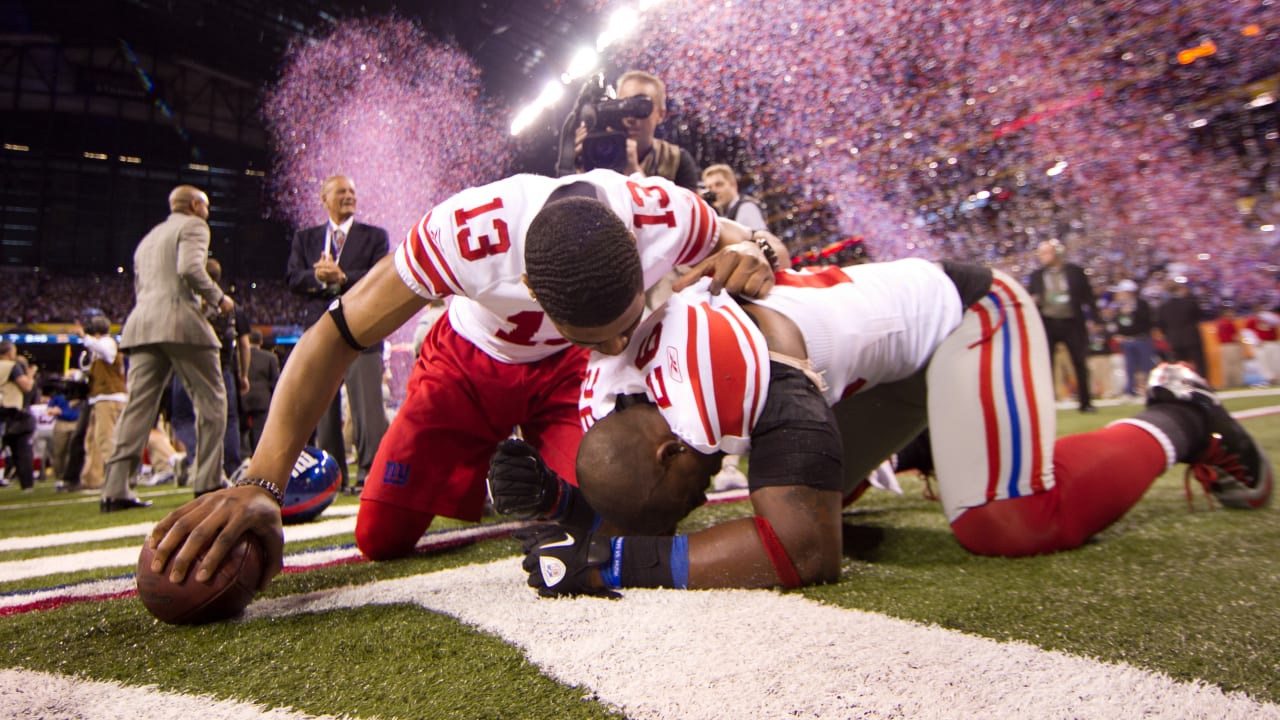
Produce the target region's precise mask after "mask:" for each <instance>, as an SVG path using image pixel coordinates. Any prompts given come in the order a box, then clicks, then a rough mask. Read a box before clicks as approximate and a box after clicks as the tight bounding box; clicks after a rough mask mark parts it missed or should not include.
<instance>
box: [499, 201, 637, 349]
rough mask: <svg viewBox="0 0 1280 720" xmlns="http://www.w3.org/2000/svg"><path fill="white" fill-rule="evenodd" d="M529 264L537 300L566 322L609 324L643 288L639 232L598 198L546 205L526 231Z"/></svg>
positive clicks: (585, 324) (545, 308) (558, 318)
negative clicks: (637, 240) (637, 237)
mask: <svg viewBox="0 0 1280 720" xmlns="http://www.w3.org/2000/svg"><path fill="white" fill-rule="evenodd" d="M524 264H525V272H526V273H528V276H529V288H530V289H531V290H533V294H534V295H535V296H536V297H537V299H538V304H539V305H540V306H541V307H542V310H543V312H545V313H546V314H547V315H548V316H549V317H550V318H551V319H552V320H553V321H555V322H557V323H561V324H566V325H575V326H577V327H601V326H603V325H608V324H609V323H611V322H613V321H615V320H617V319H618V318H620V317H622V315H623V314H624V313H626V311H627V308H629V307H631V304H632V303H633V302H635V299H636V295H638V294H640V293H642V292H644V271H643V269H642V268H641V266H640V253H639V252H638V251H637V250H636V242H635V237H634V236H633V235H632V234H631V231H630V230H628V229H627V226H626V224H625V223H624V222H622V219H621V218H619V217H618V216H617V215H615V214H614V212H613V210H611V209H610V208H609V206H608V205H605V204H604V203H602V202H600V201H599V200H596V199H594V198H588V197H565V198H561V199H557V200H553V201H551V202H549V203H547V204H546V205H544V206H543V207H542V209H541V210H539V211H538V214H537V215H536V216H535V217H534V218H533V222H532V223H530V224H529V230H528V232H527V234H526V235H525V246H524Z"/></svg>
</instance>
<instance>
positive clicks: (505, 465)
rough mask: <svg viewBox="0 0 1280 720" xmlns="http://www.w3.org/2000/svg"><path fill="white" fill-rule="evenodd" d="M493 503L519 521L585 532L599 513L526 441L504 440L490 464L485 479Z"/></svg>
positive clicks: (500, 512) (495, 507) (505, 513)
mask: <svg viewBox="0 0 1280 720" xmlns="http://www.w3.org/2000/svg"><path fill="white" fill-rule="evenodd" d="M485 483H486V484H487V485H488V488H489V501H490V502H491V503H492V504H493V509H494V510H495V511H497V512H498V513H499V514H502V515H507V516H509V517H513V518H516V519H518V520H553V521H556V522H562V523H567V524H569V525H572V526H574V527H575V528H579V529H581V530H582V531H584V534H585V531H586V530H589V529H590V528H591V527H592V526H593V525H594V524H595V519H596V513H595V511H594V510H592V509H591V506H590V505H588V504H587V501H586V499H585V498H583V497H582V494H581V493H580V492H578V488H576V487H574V486H572V485H570V484H569V483H568V482H566V481H565V480H564V479H563V478H561V477H560V476H559V475H556V473H555V471H554V470H552V469H551V468H549V467H547V464H546V463H545V462H544V461H543V460H542V456H541V455H539V454H538V451H537V449H536V448H534V447H533V446H532V445H530V444H529V443H526V442H524V441H523V440H516V439H514V438H512V439H507V440H503V441H502V443H501V444H499V445H498V450H497V452H495V453H494V454H493V458H492V459H490V460H489V474H488V476H487V477H486V478H485Z"/></svg>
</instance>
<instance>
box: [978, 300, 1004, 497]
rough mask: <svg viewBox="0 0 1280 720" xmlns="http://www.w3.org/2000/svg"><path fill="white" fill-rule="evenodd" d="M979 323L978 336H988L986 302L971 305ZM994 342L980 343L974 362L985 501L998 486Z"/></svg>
mask: <svg viewBox="0 0 1280 720" xmlns="http://www.w3.org/2000/svg"><path fill="white" fill-rule="evenodd" d="M973 309H974V311H975V312H977V313H978V318H979V320H980V321H981V322H982V337H990V335H991V332H992V327H993V323H992V322H991V309H990V306H989V305H987V304H986V303H979V304H976V305H974V306H973ZM992 345H994V343H990V342H984V343H982V350H981V353H982V355H981V359H980V360H979V361H978V398H979V401H980V402H981V403H982V427H983V430H984V433H983V434H984V435H985V437H986V439H987V502H991V501H992V500H995V498H996V490H997V489H998V488H999V487H1000V423H999V421H998V420H997V418H996V400H995V394H994V388H993V387H992V385H993V382H992V377H993V369H992V365H993V362H994V357H995V348H994V347H992Z"/></svg>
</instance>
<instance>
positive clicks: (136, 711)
mask: <svg viewBox="0 0 1280 720" xmlns="http://www.w3.org/2000/svg"><path fill="white" fill-rule="evenodd" d="M0 717H5V718H40V720H64V719H65V720H190V719H191V718H201V720H205V719H212V718H218V719H220V720H312V719H315V720H320V718H332V717H333V716H331V715H324V716H316V715H308V714H305V713H300V712H294V711H292V710H288V709H275V710H268V709H266V708H264V707H262V706H260V705H251V704H249V703H242V702H234V701H230V700H216V699H214V698H213V697H212V696H209V695H182V694H179V693H171V692H161V691H159V690H156V689H155V688H151V687H141V688H140V687H128V686H125V685H120V684H118V683H112V682H98V681H95V680H81V679H78V678H72V677H67V676H65V675H51V674H49V673H42V672H33V671H30V670H3V669H0Z"/></svg>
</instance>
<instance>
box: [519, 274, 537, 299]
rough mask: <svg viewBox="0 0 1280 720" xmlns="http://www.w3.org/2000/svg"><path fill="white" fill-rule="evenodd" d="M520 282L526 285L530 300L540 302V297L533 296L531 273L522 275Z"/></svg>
mask: <svg viewBox="0 0 1280 720" xmlns="http://www.w3.org/2000/svg"><path fill="white" fill-rule="evenodd" d="M520 282H522V283H524V289H525V290H528V291H529V299H530V300H532V301H534V302H538V296H537V295H534V294H533V286H532V285H530V284H529V273H520Z"/></svg>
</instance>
